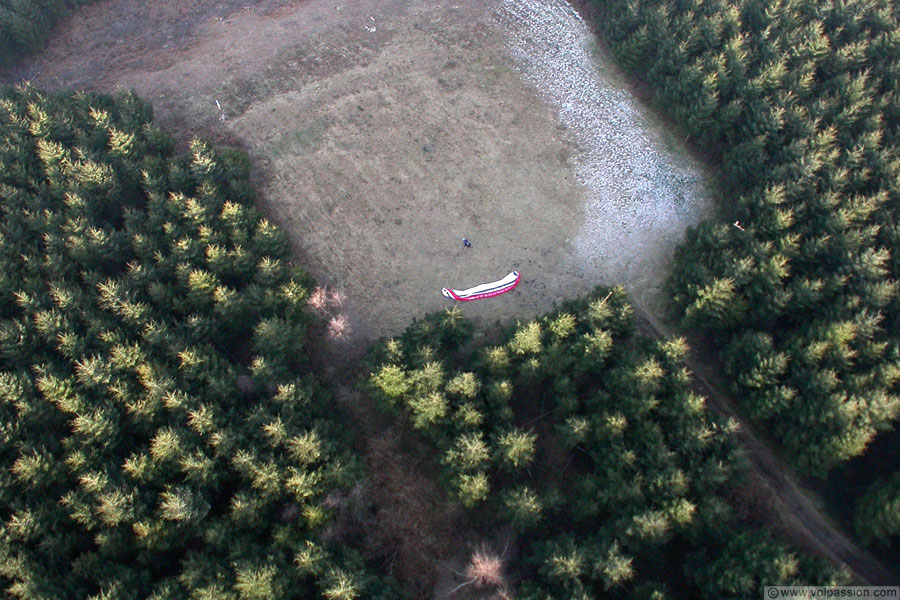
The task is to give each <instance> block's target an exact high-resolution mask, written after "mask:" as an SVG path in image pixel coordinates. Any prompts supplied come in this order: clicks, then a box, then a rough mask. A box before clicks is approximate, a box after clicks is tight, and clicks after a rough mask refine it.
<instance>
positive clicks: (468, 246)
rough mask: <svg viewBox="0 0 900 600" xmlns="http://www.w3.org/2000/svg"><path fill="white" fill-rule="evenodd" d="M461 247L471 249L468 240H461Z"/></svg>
mask: <svg viewBox="0 0 900 600" xmlns="http://www.w3.org/2000/svg"><path fill="white" fill-rule="evenodd" d="M463 246H465V247H466V248H471V247H472V244H470V243H469V240H467V239H466V238H463Z"/></svg>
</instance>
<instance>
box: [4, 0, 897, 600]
mask: <svg viewBox="0 0 900 600" xmlns="http://www.w3.org/2000/svg"><path fill="white" fill-rule="evenodd" d="M83 3H84V2H79V1H74V0H42V1H40V2H26V1H19V0H0V64H3V63H8V62H11V61H12V60H14V59H15V58H17V57H20V56H21V55H23V54H24V53H26V52H31V51H34V50H35V49H37V48H39V47H40V46H41V45H42V44H43V42H44V38H45V36H46V33H47V30H48V29H49V27H50V25H51V24H52V23H53V22H54V21H55V20H56V19H58V18H59V17H60V16H61V15H63V14H65V12H66V11H67V10H69V9H71V8H72V7H74V6H76V5H78V4H83ZM594 4H595V5H596V7H597V10H598V11H599V14H600V15H601V16H602V18H600V19H599V20H598V23H597V24H598V26H599V27H600V28H601V29H602V31H603V34H604V35H605V37H606V39H607V40H608V41H609V44H610V47H611V48H612V50H613V52H614V53H615V55H616V57H617V59H618V60H619V61H620V62H621V64H622V65H624V66H625V67H626V68H627V69H628V70H629V71H630V72H631V73H633V74H634V75H636V76H637V77H639V78H641V79H642V80H643V81H644V83H645V84H646V85H647V87H648V89H650V90H652V92H653V94H654V96H655V99H656V101H657V102H658V104H659V105H660V106H662V107H665V110H667V111H668V112H669V116H670V117H671V118H672V119H673V120H674V121H675V122H676V123H677V124H678V126H679V127H681V128H683V130H684V132H685V134H686V135H688V136H689V138H690V139H692V140H693V141H694V143H695V144H697V145H698V146H702V147H703V148H705V149H706V151H707V152H708V154H709V155H710V156H711V157H712V159H713V160H714V161H715V162H716V165H717V166H718V168H719V172H720V173H721V181H720V182H719V183H720V188H721V194H722V196H721V198H720V199H719V204H720V209H721V215H722V217H721V220H720V221H716V222H709V223H706V224H703V225H701V226H700V227H698V228H696V229H694V230H691V231H690V232H689V234H688V237H687V239H686V241H685V243H684V244H683V245H682V246H681V247H680V249H679V250H678V253H677V256H676V257H675V263H674V264H675V266H674V269H673V271H672V274H671V277H670V278H669V281H668V284H667V286H668V291H669V294H670V296H671V300H672V302H671V304H672V311H673V315H674V317H675V318H677V319H678V320H679V321H680V322H681V323H682V325H683V326H684V327H685V329H687V330H690V331H696V332H700V333H701V334H702V336H703V340H704V342H705V343H706V344H708V345H709V346H710V347H711V348H713V350H714V351H715V352H717V353H718V354H719V355H720V356H721V357H722V362H723V365H724V369H725V373H724V376H725V377H726V378H727V380H728V381H729V382H731V384H732V385H733V391H734V392H735V395H736V396H737V397H738V398H740V399H741V400H742V402H743V407H742V408H743V410H744V411H746V413H747V414H748V415H749V416H750V417H751V418H752V419H754V420H755V421H757V422H758V423H760V424H762V425H763V426H765V427H766V429H767V430H769V431H771V432H772V433H773V435H774V436H775V437H776V439H777V440H778V441H779V443H781V445H782V449H783V451H784V452H785V454H786V455H787V456H788V457H789V458H790V459H791V460H792V461H793V463H794V464H795V465H796V466H797V467H798V469H799V470H800V471H801V472H803V473H804V474H808V475H812V476H818V477H824V476H826V475H827V474H828V473H830V472H834V471H838V470H840V468H841V466H842V465H847V464H848V461H849V464H852V462H853V460H854V459H855V458H856V459H857V460H858V459H859V458H858V457H861V456H864V455H865V453H866V451H867V449H868V448H870V447H871V445H872V443H873V440H875V439H876V438H878V439H886V438H885V437H881V438H879V436H897V435H898V434H896V433H895V432H894V431H893V427H894V425H895V421H896V419H897V417H898V412H900V394H898V384H900V293H898V283H897V282H898V280H900V251H898V250H897V246H898V243H900V224H898V223H897V217H898V216H900V210H898V209H897V206H898V204H897V202H898V200H900V150H898V146H900V22H898V19H900V7H898V6H897V5H896V4H895V3H892V2H889V1H887V0H822V1H818V0H760V1H754V2H745V1H737V0H639V1H635V0H594ZM249 171H250V164H249V159H248V157H247V156H246V155H244V154H243V153H241V152H239V151H236V150H233V149H228V148H214V147H213V146H211V145H209V144H207V143H205V142H203V141H200V140H195V141H194V142H193V143H191V144H190V146H189V147H188V148H179V147H177V145H176V144H175V142H174V141H173V140H172V138H171V137H170V136H169V135H168V134H167V133H165V132H163V131H161V130H160V129H158V128H157V127H156V126H155V125H154V124H153V115H152V108H151V106H150V105H149V104H148V103H147V102H145V101H143V100H141V99H140V98H138V97H137V96H136V95H134V94H133V93H124V92H123V93H119V94H117V95H115V96H108V95H98V94H93V93H85V92H66V93H57V94H50V93H45V92H43V91H40V90H36V89H33V88H31V87H27V86H26V87H18V88H8V89H3V90H2V91H0V214H2V218H0V466H2V470H0V587H2V589H3V590H4V591H3V594H4V595H6V596H9V597H11V598H35V599H58V598H73V599H81V598H84V599H97V600H100V599H104V600H131V599H138V598H155V599H159V600H162V599H169V598H174V599H179V598H183V599H185V600H187V599H192V600H193V599H197V600H201V599H209V600H211V599H214V598H215V599H230V600H231V599H233V600H238V599H240V600H253V599H264V598H297V599H300V598H304V599H306V598H324V599H327V600H345V599H354V598H360V599H362V598H366V599H369V598H372V599H383V600H390V599H398V600H399V599H400V598H409V597H414V596H416V595H417V594H418V596H419V597H424V596H422V594H421V590H420V589H419V588H416V587H415V586H413V585H411V584H410V582H409V581H404V579H403V574H402V573H396V572H395V571H396V570H395V569H394V568H393V566H392V563H391V560H390V559H389V558H388V559H386V558H385V554H384V553H373V552H372V546H373V544H372V543H367V542H366V541H365V539H364V538H365V536H366V535H368V532H369V531H370V530H373V529H377V527H374V526H373V525H372V523H371V520H372V519H377V518H378V510H377V507H376V506H373V505H372V500H371V499H367V493H368V492H367V490H368V488H367V486H370V485H371V481H372V473H371V471H370V467H369V466H367V464H366V460H365V459H364V457H363V456H362V455H361V454H360V453H359V451H358V449H359V448H360V447H361V444H360V443H359V440H358V439H355V438H354V432H353V431H352V429H353V428H352V427H348V423H349V422H352V419H353V418H355V417H352V416H351V414H350V413H349V412H348V411H346V410H345V408H346V407H342V406H341V405H340V403H339V402H337V400H335V397H336V396H337V391H338V387H339V386H343V391H346V388H347V387H349V386H353V385H357V386H358V388H359V391H360V397H361V398H362V401H364V402H366V403H369V404H371V405H374V406H376V407H378V408H379V409H380V410H381V411H383V414H384V415H386V422H387V423H388V424H389V427H390V428H392V429H393V430H396V431H397V432H400V433H399V434H400V435H401V436H403V437H404V438H405V439H406V440H412V443H414V444H416V447H417V448H420V449H424V451H423V452H424V454H425V455H426V457H425V458H426V459H428V460H431V461H432V462H433V464H434V465H436V466H437V469H436V471H437V475H436V476H437V478H438V480H439V484H440V486H441V487H440V489H441V490H442V493H443V494H444V496H443V498H445V500H446V504H447V507H448V510H451V509H450V507H452V510H454V511H458V512H459V514H461V515H463V517H462V521H463V522H465V525H466V528H467V530H466V532H465V533H466V534H467V535H471V536H474V539H460V540H458V545H459V546H460V548H459V549H460V552H466V550H465V548H466V547H468V546H473V545H474V544H475V543H476V542H480V544H479V545H478V546H477V548H476V549H475V550H473V551H471V552H469V553H468V555H467V557H466V558H465V564H464V565H463V567H462V568H461V569H459V570H458V571H453V572H452V573H453V575H454V577H455V583H454V585H453V586H452V587H451V588H449V590H448V592H449V593H448V594H447V597H449V598H453V597H466V596H465V595H466V594H472V593H474V594H475V595H479V594H481V595H491V594H493V595H494V597H501V598H520V599H522V600H550V599H555V598H573V599H586V598H594V597H603V598H622V599H631V600H642V599H646V600H650V599H653V600H664V599H666V598H681V597H698V598H708V599H710V600H713V599H718V598H758V597H760V596H761V594H762V587H763V586H766V585H779V584H780V585H822V584H846V583H849V577H848V574H847V573H845V572H843V571H841V570H838V569H836V568H835V567H834V566H832V565H829V564H827V563H825V562H824V561H822V560H820V559H818V558H814V557H812V556H810V555H808V554H806V553H805V552H804V551H803V550H801V549H799V548H796V547H793V546H791V545H790V544H789V543H788V542H786V541H785V540H784V539H782V538H781V537H780V536H779V534H778V533H776V532H773V531H772V530H770V529H769V527H768V524H767V523H766V522H765V519H764V518H763V515H761V514H760V513H759V512H757V511H756V510H755V509H754V507H753V506H750V507H748V506H747V503H746V502H745V499H742V498H741V497H740V494H741V493H742V492H746V490H747V486H748V483H747V481H746V479H745V471H746V465H745V463H744V459H743V458H742V454H741V452H740V449H739V448H737V447H736V445H735V443H734V440H733V436H732V434H733V432H734V427H735V425H734V423H733V422H730V421H727V420H720V419H718V418H716V417H714V416H713V415H712V414H711V413H710V412H709V411H707V410H706V408H705V404H704V399H703V398H702V397H700V396H698V395H697V394H696V393H695V392H693V391H692V390H691V387H690V374H689V373H688V372H687V371H686V370H685V368H684V366H683V363H682V357H683V356H684V355H685V353H686V352H687V351H688V348H687V346H686V343H685V342H684V341H683V340H681V339H667V340H653V339H650V338H647V337H644V336H642V335H641V334H639V333H638V331H637V330H636V327H635V323H634V314H633V310H632V308H631V307H630V305H629V303H628V299H627V297H626V295H625V293H624V292H623V290H622V289H621V288H613V289H597V290H595V291H594V292H593V293H592V294H590V295H589V296H587V297H585V298H583V299H581V300H578V301H572V302H568V303H566V304H564V305H562V306H560V307H558V308H557V309H556V310H554V311H552V312H551V313H548V314H547V315H544V316H542V317H540V318H537V319H534V320H532V321H529V322H523V323H517V324H515V325H509V326H507V327H506V328H505V329H502V330H491V331H490V332H489V333H488V332H485V331H476V328H475V326H474V325H473V324H472V323H470V322H468V321H467V320H465V319H464V318H463V317H462V315H461V313H460V312H459V311H457V310H449V311H444V312H441V313H437V314H431V315H426V316H424V317H423V318H421V319H418V320H416V321H415V322H414V323H412V324H411V325H410V327H409V328H408V329H407V330H406V331H405V332H404V333H403V334H402V335H399V336H397V337H395V338H391V339H385V340H381V341H379V342H378V343H377V344H375V345H374V346H373V347H372V348H370V349H369V352H368V355H367V358H366V360H365V361H364V363H363V364H353V365H351V366H350V367H348V372H347V373H346V377H340V376H339V377H338V379H341V381H339V382H336V381H335V378H334V377H333V376H331V377H329V376H327V375H326V374H325V373H323V372H318V371H317V370H316V368H315V367H314V366H313V364H312V362H311V360H310V353H311V352H312V350H311V348H312V347H313V344H314V343H315V340H314V339H313V333H311V332H312V331H313V330H315V329H316V325H317V324H318V321H317V320H318V319H321V316H320V315H317V313H316V311H315V310H314V308H315V304H316V300H315V298H314V296H313V290H314V285H315V284H314V282H313V281H312V279H311V278H310V276H309V275H308V274H307V273H306V272H305V271H304V270H303V268H302V267H301V266H298V265H296V264H294V262H293V259H292V256H291V253H290V248H289V246H288V243H287V240H286V237H285V235H284V234H283V233H282V232H281V231H279V230H278V229H277V228H276V227H275V226H274V225H272V224H271V223H270V222H268V221H267V220H266V219H265V218H264V217H263V216H262V215H261V214H260V213H259V212H257V210H256V208H255V205H254V203H255V193H254V190H253V188H252V186H251V184H250V178H249ZM311 176H313V175H312V174H311ZM516 293H518V292H516ZM486 340H489V341H486ZM357 374H361V376H359V377H358V378H357ZM862 479H864V480H865V484H866V485H865V489H859V490H858V492H856V493H854V494H853V497H852V499H851V501H850V502H851V503H852V511H853V516H852V518H851V521H852V524H853V526H854V527H855V532H856V534H857V535H858V536H859V538H860V539H861V540H862V541H863V542H865V543H868V544H873V545H878V546H879V547H881V548H882V549H883V548H885V547H888V546H890V545H891V544H893V547H894V548H895V549H896V547H897V545H898V543H900V508H898V507H900V470H897V468H896V465H895V464H894V462H893V461H891V460H885V461H883V462H882V463H879V464H878V465H877V468H875V469H873V470H872V471H871V473H866V474H865V475H864V476H863V478H862ZM368 491H370V490H368ZM390 491H391V492H396V493H398V494H402V493H413V492H411V491H410V490H390ZM351 497H352V498H354V500H353V501H352V502H350V501H349V500H348V498H351ZM751 504H752V503H751ZM473 547H474V546H473ZM434 569H435V573H434V574H430V575H425V576H423V577H422V578H423V579H426V580H427V579H429V577H430V578H431V580H432V583H435V582H436V580H437V579H438V575H437V571H438V567H437V566H436V565H435V566H434ZM432 587H434V586H432ZM457 595H458V596H457Z"/></svg>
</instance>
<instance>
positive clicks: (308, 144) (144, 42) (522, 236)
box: [23, 0, 710, 348]
mask: <svg viewBox="0 0 900 600" xmlns="http://www.w3.org/2000/svg"><path fill="white" fill-rule="evenodd" d="M115 5H116V6H115V7H113V6H112V3H105V4H104V3H101V4H99V5H92V6H87V7H84V8H83V9H82V11H81V13H80V14H79V16H78V17H75V18H73V19H72V22H71V23H68V24H67V30H66V31H64V32H63V33H62V34H61V35H59V36H57V37H56V38H55V39H54V40H53V42H52V43H51V45H50V46H49V47H48V48H47V50H46V51H45V52H44V53H43V54H42V55H41V57H40V58H39V59H37V60H35V61H34V63H33V64H27V65H25V66H24V67H23V69H24V71H23V75H25V76H27V77H29V78H30V79H31V81H32V82H33V83H34V84H35V85H37V86H40V87H44V88H47V89H58V88H69V87H76V88H85V89H92V90H97V91H107V92H111V91H114V90H115V89H118V88H125V89H134V90H135V91H137V92H138V93H139V94H140V95H141V96H142V97H144V98H147V99H148V100H151V101H152V102H153V105H154V110H155V116H156V119H157V121H158V122H159V123H160V124H161V125H162V126H165V127H167V128H169V129H170V130H171V131H173V132H174V133H175V135H176V136H178V137H179V138H180V139H182V140H183V141H189V140H190V138H191V137H193V136H195V135H200V136H202V137H204V138H205V139H213V140H222V141H227V142H229V143H232V144H235V145H237V146H239V147H241V148H244V149H245V150H247V151H248V152H249V153H250V155H251V156H252V157H253V159H254V161H253V164H254V177H255V180H256V181H257V183H258V186H259V188H260V190H261V194H260V195H261V202H262V203H263V206H265V208H266V210H267V211H268V213H269V216H270V218H272V219H273V220H274V221H275V222H276V223H277V224H278V225H280V226H281V227H282V228H283V229H284V230H285V231H286V232H287V233H288V235H289V237H290V239H291V241H292V243H293V245H294V248H295V250H296V251H297V252H298V254H299V256H300V257H302V258H301V262H302V263H303V264H305V265H308V268H309V269H310V270H311V272H312V274H313V275H314V276H315V277H316V278H317V279H318V280H320V281H321V282H323V283H327V284H328V285H329V286H330V287H332V288H334V289H338V290H343V291H344V293H345V295H346V298H347V300H346V305H345V308H346V312H347V313H348V314H349V315H350V320H349V325H350V328H351V330H352V332H353V333H352V334H351V335H352V338H353V344H354V346H356V347H360V348H361V347H363V346H364V345H365V344H366V343H367V342H370V341H372V340H374V339H375V338H377V337H379V336H381V335H386V334H396V333H399V332H400V331H402V329H403V328H404V327H406V325H407V324H408V323H409V322H410V321H411V320H412V318H413V317H416V316H419V315H421V314H423V313H425V312H429V311H433V310H439V309H441V308H445V307H447V306H448V303H447V301H446V300H445V298H443V297H442V296H441V294H440V290H441V288H442V287H445V286H449V285H463V284H465V282H467V281H471V282H473V283H474V282H478V281H487V280H490V279H492V278H493V277H494V272H495V270H497V269H501V270H503V269H507V270H508V269H517V270H519V271H521V272H522V273H523V279H522V284H521V286H520V288H519V290H520V291H519V293H517V294H514V295H510V296H507V297H506V298H504V299H503V300H502V302H486V303H473V304H471V305H468V306H465V307H464V309H465V312H466V314H467V315H468V316H473V317H476V318H477V319H479V320H480V322H482V323H492V322H493V321H494V320H497V319H503V320H506V319H509V318H520V319H525V318H530V317H533V316H536V315H538V314H540V313H542V312H544V311H545V310H547V309H549V308H551V307H552V306H553V304H554V303H558V302H561V301H562V300H565V299H573V298H576V297H578V296H580V295H581V294H584V293H586V292H587V291H588V290H590V289H591V288H593V286H594V285H597V284H617V283H626V284H627V287H628V288H629V291H630V292H632V293H633V294H634V295H635V296H636V297H644V296H645V295H647V296H648V297H651V298H652V299H654V300H656V299H657V298H656V295H657V294H656V292H657V291H658V288H659V285H660V284H661V282H662V278H663V276H664V274H665V272H666V268H667V265H668V257H669V256H671V253H672V251H673V249H674V247H675V244H676V243H677V241H678V240H679V239H680V236H681V235H682V232H683V230H684V229H685V228H686V227H687V226H688V225H689V224H691V223H697V222H699V221H700V220H702V219H703V218H704V216H706V215H708V213H709V210H710V208H709V202H708V200H707V199H706V195H705V192H704V190H703V187H702V186H703V183H702V182H703V177H702V175H700V172H701V168H700V166H699V164H698V163H697V162H696V161H692V160H691V159H690V158H689V157H688V156H687V153H686V151H685V149H684V148H683V147H682V146H681V145H680V143H679V140H676V139H675V138H674V135H673V134H671V133H667V132H666V130H665V129H664V128H662V127H661V124H660V123H659V120H658V118H657V117H655V116H654V115H653V114H652V113H651V112H650V111H649V110H648V109H647V108H646V107H645V106H643V105H641V104H640V103H639V102H638V101H637V99H636V98H635V97H634V96H632V95H631V94H630V93H629V92H628V91H627V87H626V86H625V81H624V78H623V76H622V75H621V74H619V73H618V71H617V69H616V68H615V67H614V66H613V65H612V63H611V60H610V59H609V58H604V55H603V54H602V53H600V52H598V51H596V50H595V49H593V48H594V46H593V44H594V42H593V41H592V39H591V36H590V34H589V32H588V31H587V27H586V25H585V24H584V23H583V22H582V21H581V20H580V19H579V18H578V17H577V15H576V14H575V13H574V11H572V9H571V8H570V7H569V6H568V5H567V4H566V3H564V2H557V3H550V4H549V5H548V6H546V7H543V8H542V9H541V7H540V6H539V4H538V3H532V2H504V1H502V0H491V1H490V2H472V1H461V2H452V3H451V2H440V1H436V0H434V1H432V0H429V1H427V2H409V1H397V0H393V1H390V2H369V1H363V2H347V3H341V2H336V1H330V0H329V1H328V2H325V1H321V0H307V1H305V2H301V3H287V2H283V1H272V2H270V1H265V2H256V3H253V4H252V5H250V6H248V7H247V8H248V9H249V10H244V8H239V9H235V10H228V7H227V6H221V4H216V5H215V6H213V5H212V4H210V5H208V6H207V5H205V4H203V3H199V2H198V3H194V4H193V5H191V8H190V9H188V8H185V7H183V6H181V5H180V4H179V3H174V2H172V3H165V2H159V3H133V4H132V3H130V2H128V1H126V2H121V3H115ZM204 6H206V8H203V7H204ZM110 10H113V11H115V12H114V13H113V14H109V13H108V12H107V11H110ZM147 17H150V20H148V18H147ZM548 18H549V19H551V20H554V21H556V22H557V27H556V28H555V29H551V28H546V27H543V23H542V20H544V19H548ZM109 19H116V21H117V23H118V26H117V27H116V28H109V27H107V26H106V25H105V23H106V22H107V20H109ZM176 24H177V26H176ZM165 31H171V32H172V34H171V35H172V38H171V39H167V40H165V41H164V42H162V43H160V40H159V39H158V36H160V35H162V32H165ZM179 33H180V35H179ZM554 38H559V39H561V40H563V41H564V43H565V44H566V46H563V47H558V49H557V52H556V54H552V55H548V50H550V49H551V46H552V45H553V44H554V43H555V42H554ZM73 46H74V47H73ZM570 50H575V51H576V52H574V53H569V51H570ZM548 56H549V57H550V60H547V57H548ZM541 61H543V62H541ZM555 69H561V70H560V71H559V72H555V71H554V70H555ZM563 72H564V73H565V75H564V76H563V77H559V75H560V73H563ZM520 73H521V74H520ZM553 82H555V83H556V86H557V87H555V88H551V87H549V86H550V84H551V83H553ZM563 104H565V105H566V106H568V107H569V109H568V110H569V112H568V113H566V114H563V115H560V109H561V107H562V105H563ZM219 107H221V110H220V109H219ZM223 117H224V120H223ZM599 131H605V132H606V133H605V134H604V137H598V135H597V132H599ZM311 174H313V176H310V175H311ZM462 237H468V238H469V239H470V240H471V241H472V243H473V245H474V247H473V249H472V250H471V251H466V249H465V248H464V247H463V246H462V245H461V243H460V239H461V238H462ZM504 272H505V271H504ZM648 301H649V300H648Z"/></svg>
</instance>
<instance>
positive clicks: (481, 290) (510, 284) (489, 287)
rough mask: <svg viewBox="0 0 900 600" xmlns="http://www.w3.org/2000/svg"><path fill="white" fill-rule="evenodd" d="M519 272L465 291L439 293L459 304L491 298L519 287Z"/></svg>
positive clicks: (445, 290)
mask: <svg viewBox="0 0 900 600" xmlns="http://www.w3.org/2000/svg"><path fill="white" fill-rule="evenodd" d="M519 277H520V276H519V272H518V271H513V272H512V273H510V274H508V275H507V276H506V277H504V278H503V279H498V280H497V281H492V282H491V283H482V284H481V285H476V286H475V287H471V288H469V289H467V290H453V289H450V288H442V289H441V293H442V294H444V296H446V297H447V298H451V299H453V300H459V301H460V302H468V301H470V300H479V299H481V298H492V297H493V296H499V295H500V294H505V293H506V292H508V291H509V290H511V289H513V288H514V287H516V286H517V285H519Z"/></svg>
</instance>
